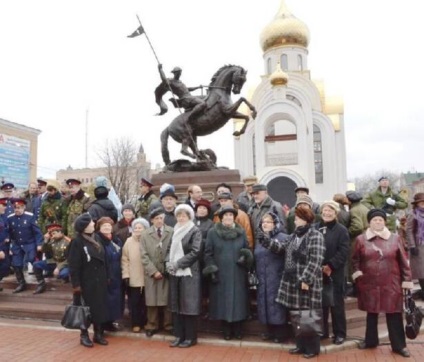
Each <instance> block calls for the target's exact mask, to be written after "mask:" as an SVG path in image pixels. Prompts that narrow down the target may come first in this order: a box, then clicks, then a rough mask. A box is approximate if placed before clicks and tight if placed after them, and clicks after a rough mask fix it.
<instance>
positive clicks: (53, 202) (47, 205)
mask: <svg viewBox="0 0 424 362" xmlns="http://www.w3.org/2000/svg"><path fill="white" fill-rule="evenodd" d="M66 209H67V205H66V202H65V201H64V200H63V199H62V195H61V194H60V192H56V193H55V194H54V195H53V196H50V195H47V197H46V198H45V199H44V200H43V203H42V204H41V208H40V212H39V215H38V226H39V227H40V229H41V232H42V233H43V234H45V233H46V232H47V228H46V226H47V225H49V224H53V223H58V224H59V225H62V226H64V221H65V217H66Z"/></svg>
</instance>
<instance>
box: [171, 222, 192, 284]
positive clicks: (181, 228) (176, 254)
mask: <svg viewBox="0 0 424 362" xmlns="http://www.w3.org/2000/svg"><path fill="white" fill-rule="evenodd" d="M193 226H194V223H193V221H191V220H190V221H189V222H187V223H186V224H184V225H180V224H178V223H177V224H175V227H174V234H173V235H172V243H171V250H170V253H169V261H170V262H171V263H176V262H177V261H178V260H180V259H181V258H182V257H184V250H183V244H182V240H183V237H184V236H186V235H187V233H188V232H189V231H190V229H191V228H192V227H193ZM175 276H177V277H184V276H190V277H191V276H192V274H191V269H190V268H184V269H181V268H178V269H177V271H176V272H175Z"/></svg>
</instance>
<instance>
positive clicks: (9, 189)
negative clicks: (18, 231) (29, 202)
mask: <svg viewBox="0 0 424 362" xmlns="http://www.w3.org/2000/svg"><path fill="white" fill-rule="evenodd" d="M0 190H1V191H2V193H3V197H5V198H6V199H7V202H6V212H5V213H6V216H9V215H10V214H12V213H13V206H12V203H11V202H10V199H11V198H12V196H13V191H14V190H15V185H14V184H12V183H11V182H6V183H5V184H3V185H1V187H0Z"/></svg>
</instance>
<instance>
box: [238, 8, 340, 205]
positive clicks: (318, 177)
mask: <svg viewBox="0 0 424 362" xmlns="http://www.w3.org/2000/svg"><path fill="white" fill-rule="evenodd" d="M309 39H310V34H309V30H308V27H307V26H306V24H305V23H303V22H302V21H301V20H299V19H297V18H296V17H295V16H294V15H293V14H292V13H291V12H290V11H289V10H288V8H287V6H286V4H285V1H284V0H282V1H281V5H280V9H279V11H278V12H277V15H276V16H275V18H274V19H273V20H272V21H271V23H269V24H268V25H267V26H266V27H265V28H264V30H263V31H262V34H261V37H260V43H261V47H262V50H263V59H264V73H265V74H264V75H263V76H262V80H261V82H260V84H259V85H258V87H257V88H256V89H255V90H254V92H253V94H252V96H251V98H250V100H251V102H252V103H253V104H254V105H255V107H256V110H257V112H258V114H257V117H256V119H255V121H254V122H250V124H249V125H248V127H247V129H246V133H245V134H244V135H243V136H241V137H240V138H239V139H236V140H235V145H234V149H235V166H236V168H237V169H239V170H240V172H241V174H242V176H246V175H251V174H254V175H256V176H258V178H259V180H260V182H261V183H265V184H267V185H268V190H269V193H270V195H271V196H272V197H273V198H274V199H275V200H277V201H279V202H281V203H283V204H288V205H290V206H293V205H294V203H295V194H294V189H295V188H296V187H297V186H307V187H309V189H310V194H311V196H312V198H313V199H314V200H316V201H323V200H326V199H330V198H332V196H333V194H334V193H337V192H345V191H346V185H347V180H346V178H347V176H346V146H345V133H344V105H343V102H342V101H341V99H330V98H327V97H326V94H325V90H324V84H323V83H322V82H314V81H312V80H311V73H310V70H309V67H308V44H309ZM242 124H243V120H237V119H235V120H234V128H235V129H236V130H238V129H240V128H241V126H242Z"/></svg>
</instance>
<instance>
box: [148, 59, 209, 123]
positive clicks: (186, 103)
mask: <svg viewBox="0 0 424 362" xmlns="http://www.w3.org/2000/svg"><path fill="white" fill-rule="evenodd" d="M158 69H159V74H160V78H161V79H162V83H161V84H159V86H158V87H157V88H156V89H155V96H156V103H157V104H158V105H159V107H160V113H159V114H158V115H159V116H160V115H162V114H165V113H166V112H167V111H168V107H167V106H166V104H165V102H164V101H163V100H162V96H163V95H164V94H165V93H166V92H168V91H169V90H170V89H171V90H172V93H173V94H174V95H175V96H177V97H178V100H177V99H174V98H171V99H170V101H171V102H172V103H173V104H174V106H175V107H177V108H184V110H185V111H186V112H187V111H191V113H190V115H189V121H190V120H191V119H194V118H195V117H196V116H197V115H199V114H200V113H201V112H202V111H203V110H204V109H205V108H206V102H205V100H204V99H202V98H200V97H195V96H192V95H191V94H190V92H191V91H194V90H196V89H199V88H202V86H198V87H187V86H186V85H185V84H184V83H183V82H182V81H181V80H180V77H181V73H182V69H181V68H180V67H175V68H174V69H172V70H171V73H173V74H174V77H173V78H166V76H165V73H164V72H163V69H162V64H159V65H158Z"/></svg>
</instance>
